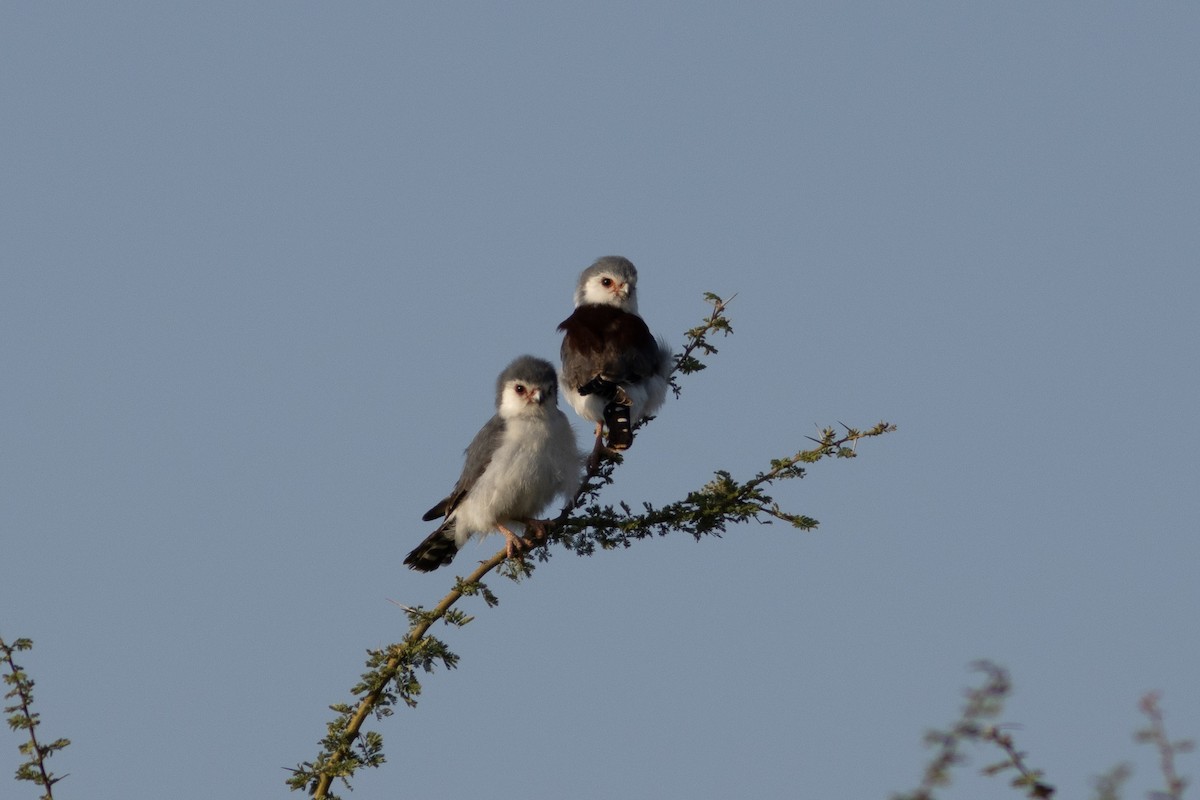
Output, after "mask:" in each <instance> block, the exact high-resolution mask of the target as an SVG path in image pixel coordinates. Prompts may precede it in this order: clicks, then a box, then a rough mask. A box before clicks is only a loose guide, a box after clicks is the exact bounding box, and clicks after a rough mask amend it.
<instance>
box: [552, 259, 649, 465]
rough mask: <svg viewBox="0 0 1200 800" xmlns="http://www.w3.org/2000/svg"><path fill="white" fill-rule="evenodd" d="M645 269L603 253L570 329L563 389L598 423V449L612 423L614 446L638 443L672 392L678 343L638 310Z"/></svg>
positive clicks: (582, 281) (584, 280) (582, 287)
mask: <svg viewBox="0 0 1200 800" xmlns="http://www.w3.org/2000/svg"><path fill="white" fill-rule="evenodd" d="M637 279H638V276H637V269H636V268H635V267H634V266H633V263H632V262H630V261H629V259H627V258H622V257H621V256H605V257H604V258H600V259H597V260H596V262H595V263H594V264H592V265H591V266H590V267H588V268H587V269H585V270H584V271H583V273H582V274H581V275H580V276H579V282H578V283H577V284H576V286H575V312H574V313H573V314H571V316H569V317H567V318H566V319H565V320H563V321H562V323H561V324H560V325H559V326H558V329H559V330H560V331H562V332H563V334H564V335H563V341H562V349H561V355H562V376H561V378H560V380H561V382H562V387H563V394H564V396H565V397H566V398H567V402H568V403H570V404H571V407H572V408H574V409H575V411H576V412H577V413H578V414H579V416H581V417H583V418H584V419H586V420H590V421H592V422H595V423H596V448H595V449H594V450H593V453H596V452H598V451H599V449H600V442H601V434H602V432H603V430H604V427H605V426H607V427H608V447H609V448H611V449H613V450H625V449H627V448H628V447H629V446H630V445H631V444H633V426H634V425H635V424H637V423H638V422H639V421H640V420H642V419H644V418H645V417H647V416H649V415H650V414H653V413H654V412H655V411H656V410H657V409H658V407H659V406H661V405H662V403H663V400H665V399H666V396H667V383H668V378H669V377H670V374H671V367H672V364H671V348H670V347H668V346H667V344H666V342H664V341H663V340H662V339H655V338H654V335H653V334H651V333H650V329H649V328H648V327H647V326H646V323H645V322H644V321H643V320H642V318H641V317H640V316H638V296H637Z"/></svg>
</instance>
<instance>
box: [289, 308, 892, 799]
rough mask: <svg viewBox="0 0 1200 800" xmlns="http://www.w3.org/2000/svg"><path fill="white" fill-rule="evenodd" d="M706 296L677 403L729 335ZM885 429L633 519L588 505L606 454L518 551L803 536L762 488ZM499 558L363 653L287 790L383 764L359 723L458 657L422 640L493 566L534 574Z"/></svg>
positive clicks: (487, 597) (725, 476)
mask: <svg viewBox="0 0 1200 800" xmlns="http://www.w3.org/2000/svg"><path fill="white" fill-rule="evenodd" d="M705 299H706V300H707V301H708V302H709V303H710V304H711V305H712V311H711V313H710V314H709V315H708V317H707V319H705V320H704V322H703V323H702V324H700V325H698V326H696V327H694V328H692V329H691V330H689V331H687V332H686V334H685V337H686V339H687V342H686V344H685V346H684V348H683V350H682V352H680V353H679V354H678V355H677V357H676V361H675V366H674V368H673V369H672V372H671V375H670V385H671V388H672V390H673V391H674V392H675V395H676V396H679V393H680V388H679V385H678V383H676V380H675V377H676V375H689V374H692V373H695V372H699V371H700V370H703V369H704V368H705V366H706V365H705V364H704V363H703V362H702V361H700V359H699V358H697V354H702V355H712V354H714V353H716V352H717V348H716V347H715V346H714V345H713V344H712V342H711V341H710V336H712V335H715V334H717V333H720V334H722V335H723V336H727V335H729V334H730V333H732V332H733V328H732V327H731V325H730V323H729V320H728V319H727V318H726V317H725V310H726V308H727V307H728V305H729V302H730V300H732V298H730V300H723V299H722V298H720V297H718V296H717V295H715V294H712V293H706V294H705ZM647 421H648V420H647ZM843 427H845V426H843ZM893 430H895V426H894V425H890V424H888V423H884V422H881V423H879V424H878V425H876V426H875V427H873V428H871V429H869V430H865V431H859V430H855V429H853V428H848V427H847V428H846V430H845V433H844V434H842V435H840V436H839V435H837V434H836V433H835V432H834V431H833V430H832V429H826V430H825V431H823V432H822V435H821V438H820V439H816V440H814V441H815V442H816V443H817V446H816V447H815V448H812V449H809V450H804V451H800V452H798V453H796V454H795V455H793V456H790V457H788V458H783V459H777V460H773V461H772V462H771V468H770V469H768V470H766V471H764V472H760V473H759V474H757V475H755V476H754V477H753V478H751V479H750V480H749V481H746V482H745V483H739V482H737V481H735V480H734V479H733V477H732V476H731V475H730V474H729V473H727V472H724V471H719V472H717V473H716V478H715V479H714V480H713V481H711V482H709V483H708V484H707V485H706V486H704V487H703V488H702V489H700V490H698V491H694V492H691V493H689V494H688V496H687V497H686V498H685V499H684V500H682V501H679V502H677V503H672V504H670V505H667V506H664V507H662V508H657V509H656V508H654V507H652V506H650V505H649V504H644V513H642V514H633V513H632V511H631V509H630V508H629V507H628V506H626V505H625V504H623V503H622V504H621V511H619V512H618V511H617V510H615V509H613V507H612V506H600V505H598V504H597V503H596V502H595V499H596V497H597V496H598V495H599V493H600V491H601V490H602V489H603V488H604V487H605V486H608V485H609V484H611V483H612V482H613V477H612V475H613V470H614V469H615V467H616V466H617V465H618V464H620V463H621V456H620V455H619V454H615V453H608V454H607V457H606V458H593V459H591V460H589V462H588V466H587V470H586V472H585V474H584V476H583V479H582V481H581V483H580V486H579V489H578V491H577V492H576V494H575V496H574V497H573V498H572V500H571V502H569V503H567V504H566V505H565V507H564V508H563V509H562V511H561V513H560V514H559V515H558V516H557V517H556V518H554V519H552V520H547V521H546V523H545V525H544V528H543V530H542V531H541V535H542V537H543V538H540V539H537V540H534V539H532V538H527V539H526V544H527V546H528V547H529V548H536V550H534V555H535V556H536V558H537V559H538V560H539V561H545V560H546V559H548V558H549V552H548V548H549V545H550V544H551V543H552V542H557V543H560V544H562V545H564V546H565V547H566V548H567V549H569V550H574V551H575V552H577V553H578V554H580V555H590V554H591V553H592V552H594V550H595V548H596V546H600V547H601V548H602V549H610V548H612V547H616V546H625V547H628V546H629V544H630V542H631V541H633V540H634V539H640V538H644V537H646V536H650V535H654V534H655V533H657V534H658V535H665V534H666V533H668V532H670V531H673V530H683V531H686V532H688V533H691V534H692V535H693V536H695V537H696V538H697V539H698V538H700V536H702V535H705V534H713V535H719V534H720V533H722V532H724V531H725V529H726V526H727V525H729V524H733V523H738V522H745V521H747V520H751V519H755V520H759V521H764V522H769V521H770V519H763V517H768V518H774V519H778V520H782V521H786V522H789V523H791V524H792V525H794V526H795V527H797V528H801V529H811V528H814V527H816V525H817V521H816V520H815V519H812V518H810V517H806V516H802V515H798V514H790V513H788V512H785V511H783V509H781V508H780V507H779V505H778V504H777V503H776V502H775V501H774V500H773V499H772V498H771V497H770V496H768V495H766V494H765V493H764V492H763V487H766V486H769V485H770V484H772V483H773V482H775V481H778V480H783V479H788V478H801V477H803V475H804V470H803V468H802V467H801V466H800V465H801V464H810V463H813V462H815V461H818V460H820V459H822V458H825V457H837V458H850V457H853V456H854V455H855V453H854V450H853V444H854V443H856V442H857V441H858V440H859V439H863V438H866V437H870V436H879V435H881V434H883V433H887V432H890V431H893ZM539 545H541V546H539ZM505 555H506V553H505V550H504V549H501V550H500V551H499V552H497V553H496V554H495V555H493V556H492V557H491V558H489V559H487V560H486V561H484V562H482V563H481V564H480V565H479V567H478V568H477V569H476V570H475V571H474V572H472V573H471V574H470V575H469V576H468V577H467V578H466V579H465V580H464V579H462V578H460V579H458V581H457V582H456V584H455V586H454V589H453V590H451V592H450V593H449V594H447V595H446V596H445V597H444V598H442V600H441V602H440V603H438V604H437V605H436V606H435V607H433V608H432V609H429V610H428V611H426V610H424V609H422V608H419V607H418V608H411V609H406V613H407V614H408V616H409V620H410V623H411V625H412V627H411V629H410V630H409V633H408V635H407V636H406V637H405V639H404V641H403V642H400V643H398V644H395V645H392V646H390V647H388V648H386V649H385V650H380V651H373V652H372V653H371V657H370V659H369V660H368V662H367V664H368V666H369V667H371V668H372V671H370V672H367V673H364V674H363V676H362V677H363V680H362V682H360V683H359V684H358V685H357V686H355V687H354V688H353V690H352V691H353V693H354V694H355V695H362V696H361V698H360V699H359V701H358V703H357V704H356V706H354V707H351V706H349V705H345V704H339V705H335V706H332V707H331V708H332V709H333V710H334V711H336V712H338V713H339V714H340V716H339V717H338V718H337V719H336V720H334V721H333V722H331V723H329V731H328V735H327V736H326V737H325V738H324V739H323V740H322V742H321V744H322V746H323V748H324V749H323V750H322V752H321V754H320V755H319V756H318V757H317V759H316V760H315V761H312V762H305V763H303V764H300V765H299V766H298V767H296V768H295V769H293V770H291V772H292V777H291V778H290V779H289V780H288V784H289V785H290V786H291V787H292V788H293V789H304V788H309V789H311V791H312V793H313V795H314V797H317V798H334V797H335V795H333V794H331V793H330V791H329V790H330V787H331V785H332V783H333V780H334V779H335V778H336V779H340V780H341V781H342V783H343V784H344V785H346V786H347V787H349V785H350V784H349V780H348V779H349V777H350V776H351V775H353V774H354V772H355V771H356V770H357V769H358V768H359V767H365V766H370V767H377V766H379V765H381V764H382V763H384V757H383V751H382V737H381V736H380V735H379V734H378V733H374V732H367V733H363V732H362V727H363V725H364V724H365V722H366V720H367V718H368V717H369V716H371V715H372V714H373V715H374V716H375V717H376V718H381V717H383V716H387V715H389V714H390V713H391V706H392V705H393V704H394V703H395V701H396V700H397V699H400V700H403V701H404V702H405V703H406V704H408V705H410V706H411V705H415V704H416V698H417V696H418V695H419V694H420V682H419V681H418V680H417V677H416V675H417V670H418V668H419V669H420V670H421V671H423V672H431V671H432V670H433V669H435V668H436V666H437V664H438V663H441V664H442V666H444V667H446V668H447V669H453V668H454V667H455V665H456V664H457V661H458V657H457V656H456V655H454V654H453V653H451V652H450V651H449V649H448V648H446V646H445V644H444V643H442V642H441V641H440V640H438V639H436V638H435V637H432V636H430V635H428V632H429V628H430V627H431V626H432V625H433V624H434V623H435V622H437V621H439V620H441V621H443V622H444V623H445V624H448V625H456V626H462V625H465V624H467V623H468V622H470V621H471V617H469V616H467V615H465V614H463V613H462V612H460V611H457V610H456V609H454V605H455V604H456V603H457V602H458V601H459V600H460V599H461V598H462V597H463V596H464V595H480V596H481V597H482V598H483V600H484V602H485V603H486V604H487V605H489V606H494V605H495V604H496V603H497V602H498V600H497V599H496V596H495V595H494V594H493V593H492V592H491V591H490V590H489V589H488V588H487V586H486V585H484V584H483V583H482V579H483V577H484V576H486V575H487V574H488V573H490V572H491V571H492V570H493V569H496V568H498V567H499V568H500V569H499V572H500V574H502V575H504V576H505V577H508V578H511V579H513V580H520V579H522V578H523V577H526V576H528V575H530V574H531V573H532V572H533V569H534V567H533V565H532V564H530V563H529V562H528V561H526V560H525V559H524V558H516V559H511V560H508V559H506V558H505Z"/></svg>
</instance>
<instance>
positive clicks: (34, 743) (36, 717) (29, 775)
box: [0, 638, 71, 800]
mask: <svg viewBox="0 0 1200 800" xmlns="http://www.w3.org/2000/svg"><path fill="white" fill-rule="evenodd" d="M32 648H33V642H32V641H30V640H29V639H17V640H15V641H14V642H13V643H12V644H11V645H9V644H7V643H6V642H5V641H4V639H2V638H0V660H3V661H4V663H5V664H6V665H7V667H8V671H7V672H6V673H5V674H4V683H5V685H7V686H11V687H13V688H12V689H10V690H9V691H8V692H7V693H5V695H4V699H5V700H13V701H15V702H13V704H12V705H6V706H5V707H4V713H5V714H7V715H8V727H10V728H12V729H13V730H14V731H25V734H26V736H27V737H28V741H25V742H22V743H21V744H20V745H19V748H18V749H19V750H20V751H21V754H22V755H23V756H25V757H26V759H27V760H26V761H25V762H24V763H22V764H21V765H20V766H19V767H17V773H16V777H17V780H19V781H30V782H31V783H33V784H35V785H37V786H41V787H43V788H44V789H45V793H44V794H43V795H42V796H41V797H42V800H54V784H56V783H58V782H59V781H61V780H62V779H63V778H65V777H66V776H65V775H63V776H56V775H55V774H54V773H53V772H50V770H48V769H47V768H46V760H47V759H48V758H50V756H52V755H54V754H55V753H57V752H58V751H59V750H62V749H63V748H65V747H66V746H67V745H69V744H70V743H71V740H70V739H55V740H54V741H53V742H50V743H49V744H42V743H41V742H39V741H38V738H37V727H38V725H40V724H41V715H40V714H38V713H37V712H36V711H34V710H33V686H34V682H33V679H32V678H30V677H29V675H28V674H26V672H25V670H23V669H21V667H20V666H19V665H18V664H17V662H16V661H15V660H14V659H13V654H14V653H19V652H22V651H25V650H30V649H32Z"/></svg>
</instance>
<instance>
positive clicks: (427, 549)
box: [404, 523, 458, 572]
mask: <svg viewBox="0 0 1200 800" xmlns="http://www.w3.org/2000/svg"><path fill="white" fill-rule="evenodd" d="M456 555H458V545H456V544H455V543H454V525H453V524H450V523H447V524H446V525H443V526H441V527H440V528H438V529H437V530H436V531H434V532H433V533H431V534H429V536H427V537H425V541H423V542H421V543H420V544H419V545H417V546H416V548H414V549H413V551H412V552H411V553H409V554H408V557H407V558H405V559H404V563H405V564H407V565H408V568H409V569H415V570H416V571H417V572H433V571H434V570H435V569H437V568H438V567H444V566H446V565H447V564H449V563H450V562H451V561H453V560H454V556H456Z"/></svg>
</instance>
